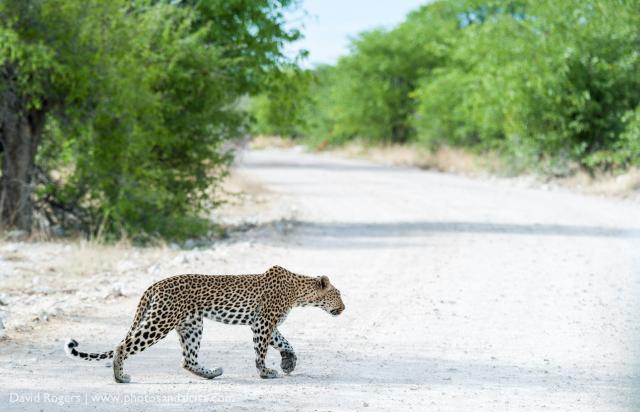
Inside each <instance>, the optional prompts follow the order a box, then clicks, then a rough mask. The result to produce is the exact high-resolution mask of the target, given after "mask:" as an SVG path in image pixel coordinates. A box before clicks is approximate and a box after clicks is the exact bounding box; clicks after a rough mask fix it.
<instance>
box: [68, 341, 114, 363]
mask: <svg viewBox="0 0 640 412" xmlns="http://www.w3.org/2000/svg"><path fill="white" fill-rule="evenodd" d="M77 347H78V342H77V341H76V340H75V339H69V341H68V342H67V343H66V345H64V350H65V352H67V355H68V356H70V357H72V358H74V359H83V360H88V361H101V360H105V359H113V351H112V350H110V351H108V352H100V353H88V352H80V351H78V350H77V349H76V348H77Z"/></svg>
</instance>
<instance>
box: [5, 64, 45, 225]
mask: <svg viewBox="0 0 640 412" xmlns="http://www.w3.org/2000/svg"><path fill="white" fill-rule="evenodd" d="M2 77H4V76H2ZM1 80H2V83H4V84H3V85H2V87H1V88H0V143H2V177H1V178H0V222H1V228H2V229H3V230H8V229H19V230H24V231H26V232H30V231H31V222H32V217H33V204H32V199H31V194H32V189H33V187H32V184H33V183H32V178H33V175H34V167H35V158H36V152H37V150H38V144H39V143H40V139H41V137H42V130H43V128H44V123H45V111H44V110H43V109H27V104H26V102H25V101H24V99H22V98H20V97H19V96H18V95H17V93H15V90H13V87H11V86H12V83H13V82H12V81H11V79H8V78H6V77H4V78H3V79H1Z"/></svg>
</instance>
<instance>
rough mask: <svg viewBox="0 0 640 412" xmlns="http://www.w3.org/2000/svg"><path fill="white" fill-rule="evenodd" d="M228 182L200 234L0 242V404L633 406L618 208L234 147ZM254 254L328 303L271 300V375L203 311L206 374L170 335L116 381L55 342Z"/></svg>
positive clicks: (102, 345) (628, 274)
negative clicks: (320, 284) (281, 373)
mask: <svg viewBox="0 0 640 412" xmlns="http://www.w3.org/2000/svg"><path fill="white" fill-rule="evenodd" d="M235 180H236V181H237V182H240V183H239V186H240V188H242V189H245V191H246V192H247V193H248V194H247V195H245V196H244V197H243V198H242V200H243V202H242V203H241V204H240V205H238V204H236V205H230V206H229V207H227V208H225V209H223V210H220V211H217V212H216V213H215V215H214V216H213V217H214V218H216V219H219V220H222V221H227V222H231V223H234V224H237V225H238V226H239V227H241V228H243V230H242V231H238V232H237V233H236V234H235V235H233V236H232V237H231V238H230V239H227V240H225V241H221V242H218V243H216V244H214V245H213V246H207V247H201V248H195V249H193V250H184V249H179V248H175V247H173V248H172V247H164V248H147V249H135V248H129V247H125V246H114V247H106V246H96V245H91V244H81V243H4V244H0V256H1V258H0V288H1V289H0V290H1V291H2V292H1V293H0V319H3V320H4V326H5V327H4V329H2V333H4V335H5V336H4V339H3V340H2V341H0V410H34V411H38V410H45V411H48V410H83V411H84V410H99V411H102V410H123V409H131V410H149V411H152V410H153V411H155V410H245V411H254V410H265V411H270V410H321V411H325V410H333V411H336V410H393V411H397V410H420V411H423V410H443V411H478V410H496V411H512V410H513V411H516V410H536V411H537V410H558V411H567V410H585V411H592V410H595V411H627V410H628V411H632V410H639V409H640V322H638V319H639V315H640V299H638V298H639V297H640V207H639V206H638V204H637V203H628V202H624V201H620V200H607V199H603V198H594V197H586V196H582V195H577V194H572V193H568V192H564V191H560V190H558V191H544V190H534V189H530V188H521V187H516V186H514V185H512V184H505V183H503V182H501V181H499V180H498V181H496V180H492V181H490V180H472V179H468V178H464V177H456V176H451V175H446V174H438V173H431V172H425V171H419V170H416V169H411V168H399V167H389V166H381V165H376V164H372V163H368V162H365V161H357V160H346V159H340V158H336V157H332V156H323V155H311V154H304V153H300V152H299V151H296V150H293V149H281V150H264V151H253V152H249V153H246V154H245V155H244V156H243V158H242V161H241V166H240V167H239V168H238V170H237V171H236V174H235ZM274 264H279V265H282V266H284V267H287V268H289V269H291V270H293V271H296V272H299V273H305V274H313V275H320V274H326V275H328V276H329V277H330V278H331V280H332V283H334V284H335V285H336V286H337V287H338V288H340V289H341V291H342V295H343V299H344V301H345V304H346V307H347V309H346V311H345V312H344V313H343V314H342V315H341V316H339V317H337V318H334V317H330V316H328V315H327V314H325V313H324V312H322V311H320V310H318V309H314V308H302V309H297V310H295V311H293V312H292V313H291V315H290V316H289V317H288V319H287V321H286V323H285V324H284V325H282V326H281V328H280V330H281V331H282V333H283V335H284V336H285V337H287V338H288V339H289V341H290V342H291V343H292V344H293V346H294V348H295V349H296V352H297V354H298V365H297V368H296V370H295V371H294V372H293V373H292V374H291V375H289V376H285V377H282V378H280V379H275V380H261V379H259V378H258V376H257V374H256V371H255V368H254V361H253V350H252V342H251V332H250V330H249V329H248V328H247V327H243V326H228V325H223V324H217V323H214V322H206V323H205V336H204V342H203V349H202V356H203V358H204V361H205V362H204V363H205V365H207V366H209V367H217V366H222V367H223V368H224V370H225V374H224V375H222V376H221V377H219V378H216V379H214V380H212V381H208V380H202V379H199V378H197V377H195V376H193V375H190V374H189V373H187V372H186V371H184V370H182V369H181V368H180V352H179V349H178V347H179V345H178V342H177V338H176V336H175V335H174V334H171V335H170V336H169V337H168V338H167V339H165V340H164V341H162V342H161V343H159V344H157V345H156V346H154V347H152V348H151V349H149V350H148V351H145V352H144V353H142V354H140V355H136V356H134V357H133V358H131V359H130V360H129V361H128V362H127V363H126V369H127V371H128V373H130V374H131V376H132V383H130V384H116V383H114V382H113V378H112V372H111V369H110V368H108V367H105V366H104V364H102V365H97V364H94V365H91V364H87V363H83V362H78V361H75V362H74V361H73V360H70V359H68V358H66V357H65V355H64V351H63V350H62V345H63V342H64V340H65V339H66V338H67V337H74V338H76V339H77V340H78V341H79V342H80V349H83V350H108V349H111V348H113V347H114V346H115V344H116V343H117V342H118V341H119V340H120V339H121V338H122V337H123V335H124V334H125V332H126V330H127V329H128V327H129V322H130V321H131V318H132V316H133V311H134V308H135V305H136V303H137V298H138V296H139V295H140V293H141V292H142V291H143V290H144V288H145V287H146V286H148V285H149V284H151V283H152V282H153V281H156V280H159V279H161V278H163V277H166V276H168V275H173V274H177V273H184V272H201V273H254V272H255V273H257V272H262V271H264V270H265V269H267V268H268V267H269V266H271V265H274ZM268 363H269V364H271V366H272V367H276V368H277V365H278V356H277V354H275V353H270V355H269V360H268Z"/></svg>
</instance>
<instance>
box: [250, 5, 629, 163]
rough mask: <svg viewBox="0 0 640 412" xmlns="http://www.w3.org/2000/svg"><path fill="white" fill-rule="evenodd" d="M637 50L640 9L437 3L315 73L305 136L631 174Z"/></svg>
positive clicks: (357, 43) (369, 35) (361, 39)
mask: <svg viewBox="0 0 640 412" xmlns="http://www.w3.org/2000/svg"><path fill="white" fill-rule="evenodd" d="M639 44H640V2H639V1H638V0H586V1H583V0H567V1H552V0H518V1H516V0H441V1H436V2H433V3H430V4H428V5H426V6H423V7H421V8H420V9H418V10H416V11H414V12H413V13H411V14H409V16H408V17H407V19H406V20H405V21H404V22H403V23H401V24H400V25H398V26H397V27H395V28H394V29H392V30H373V31H370V32H366V33H363V34H361V35H360V36H358V37H357V38H356V39H355V40H354V41H353V42H352V46H351V52H350V53H349V55H347V56H345V57H343V58H341V59H340V60H339V61H338V63H337V64H336V65H335V66H333V67H321V68H318V69H316V70H315V73H314V78H315V81H314V82H313V83H312V85H311V87H309V96H307V99H306V103H305V104H304V105H303V107H304V110H302V113H303V116H302V119H301V121H300V122H299V123H298V128H300V129H301V130H302V132H303V134H304V135H306V136H307V138H308V139H310V140H312V141H313V142H320V141H326V142H330V143H340V142H344V141H346V140H349V139H352V138H356V137H357V138H361V139H366V140H369V141H371V142H405V141H407V140H417V141H419V142H421V143H422V144H424V145H425V146H427V147H434V146H437V145H440V144H447V145H455V146H464V147H467V148H471V149H474V150H480V151H482V150H494V151H499V152H502V153H504V155H505V156H507V157H508V158H510V159H512V160H514V163H516V164H519V165H527V166H533V167H540V168H542V169H543V170H545V171H547V172H551V173H557V172H559V173H564V172H562V170H567V167H566V166H565V165H566V164H568V163H572V162H575V163H577V164H579V165H581V166H583V167H585V168H588V169H607V168H617V167H627V166H629V165H631V164H638V162H639V160H638V151H637V143H636V140H635V139H636V137H635V136H637V134H634V130H637V129H635V127H637V126H635V125H637V120H634V119H636V118H637V117H636V116H637V115H636V114H634V113H636V112H637V109H636V108H637V107H638V104H640V76H639V75H638V73H640V48H639ZM319 96H320V97H319ZM261 104H262V105H263V106H267V105H268V104H270V103H269V101H268V99H267V101H263V102H262V103H261ZM293 126H295V125H293Z"/></svg>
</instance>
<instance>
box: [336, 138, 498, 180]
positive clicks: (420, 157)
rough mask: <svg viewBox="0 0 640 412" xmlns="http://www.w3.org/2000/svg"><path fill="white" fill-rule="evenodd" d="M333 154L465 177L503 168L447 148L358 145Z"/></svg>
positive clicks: (489, 158)
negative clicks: (432, 150) (430, 148)
mask: <svg viewBox="0 0 640 412" xmlns="http://www.w3.org/2000/svg"><path fill="white" fill-rule="evenodd" d="M330 151H331V152H332V153H336V154H339V155H343V156H348V157H361V158H367V159H371V160H373V161H375V162H379V163H383V164H388V165H396V166H411V167H418V168H421V169H428V170H437V171H440V172H448V173H458V174H463V175H486V174H487V173H493V172H495V171H497V170H500V168H501V167H502V165H501V162H500V160H499V159H498V157H497V156H494V155H486V156H482V157H480V156H478V155H475V154H472V153H470V152H468V151H465V150H462V149H457V148H452V147H444V146H443V147H440V148H439V149H437V150H436V151H434V152H431V151H429V150H427V149H425V148H424V147H421V146H418V145H414V144H408V145H400V144H394V145H378V146H371V145H367V144H363V143H361V142H357V141H356V142H351V143H348V144H346V145H345V146H343V147H341V148H338V149H332V150H330Z"/></svg>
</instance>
